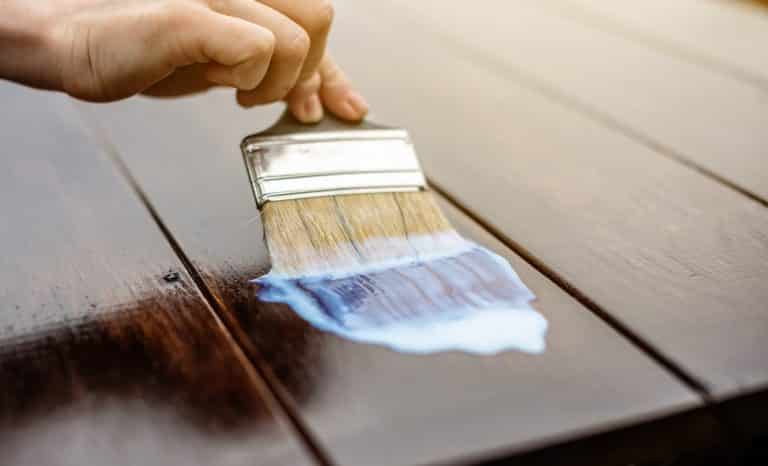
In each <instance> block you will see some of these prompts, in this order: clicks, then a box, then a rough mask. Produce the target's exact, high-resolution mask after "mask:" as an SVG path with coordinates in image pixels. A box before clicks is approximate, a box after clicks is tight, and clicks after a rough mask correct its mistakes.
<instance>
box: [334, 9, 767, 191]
mask: <svg viewBox="0 0 768 466" xmlns="http://www.w3.org/2000/svg"><path fill="white" fill-rule="evenodd" d="M359 3H360V2H354V1H344V2H343V3H340V5H339V10H341V11H342V12H343V11H347V10H348V12H349V14H350V16H359V17H363V18H365V17H372V16H370V15H371V13H369V12H367V11H366V13H363V11H362V10H365V9H366V8H368V5H366V6H365V8H362V7H363V5H359ZM386 3H387V4H391V5H392V8H391V11H392V14H393V15H395V16H396V17H397V18H401V17H403V16H413V17H415V18H418V22H419V23H420V24H413V25H410V26H407V25H404V26H403V28H404V29H405V30H406V31H407V30H410V31H411V32H412V34H417V35H416V36H411V39H410V40H408V39H406V41H408V43H409V44H411V43H412V41H413V39H416V37H418V35H420V34H423V33H424V31H434V32H437V31H439V32H440V34H444V36H440V41H439V44H438V46H436V48H439V49H441V50H445V49H449V50H450V49H453V50H454V51H456V52H459V53H462V54H464V55H465V56H467V57H469V58H470V63H471V64H472V65H474V66H476V67H477V66H479V67H481V68H484V69H489V70H492V71H493V72H494V74H498V75H500V76H503V77H505V78H507V79H509V80H510V81H512V82H517V83H522V84H524V85H525V86H527V87H529V88H531V87H535V88H537V89H538V90H539V91H540V92H543V94H546V95H547V97H549V98H551V99H554V100H556V101H558V102H560V103H561V104H563V105H564V106H568V107H571V108H575V109H577V110H578V111H580V112H582V113H584V114H586V115H588V116H589V117H590V118H592V119H594V120H596V121H599V122H600V123H601V124H602V125H603V126H606V127H609V128H611V129H612V130H613V131H614V132H620V133H624V134H626V135H628V136H630V137H631V138H633V139H635V140H637V141H638V142H640V143H642V144H643V145H645V146H648V147H651V148H652V149H653V150H655V151H658V152H660V153H663V154H666V155H668V156H670V157H676V158H681V159H685V160H687V161H690V162H692V163H694V164H696V165H697V166H700V167H702V168H703V169H705V170H708V171H710V172H712V173H715V174H717V175H718V176H720V177H722V178H724V179H726V180H728V181H729V182H731V183H733V184H735V185H737V186H739V187H740V188H742V189H744V190H746V191H749V192H750V193H752V194H753V195H755V196H759V197H761V198H762V199H764V200H766V199H768V175H767V174H766V171H765V168H764V167H765V154H766V146H767V145H768V133H767V132H766V131H765V125H766V123H765V122H766V121H768V90H767V89H766V88H764V87H763V86H757V85H755V84H754V83H753V82H749V81H743V80H739V79H735V78H733V77H732V76H728V75H724V74H722V73H719V72H717V71H714V70H711V69H709V68H707V67H703V66H700V65H698V64H696V63H691V62H690V61H687V60H682V59H680V58H679V57H677V56H674V55H667V54H665V53H663V52H661V51H659V50H657V49H653V48H649V47H647V46H646V45H645V44H642V43H640V42H639V41H637V40H635V39H633V38H628V37H623V36H619V35H616V34H612V33H610V32H609V31H605V30H603V29H601V28H599V27H597V26H596V25H594V24H590V23H584V22H583V18H579V17H573V16H572V15H571V16H569V15H562V14H559V13H558V12H557V11H555V9H553V8H551V7H549V6H547V5H550V2H526V1H524V0H514V1H511V2H510V1H506V0H489V1H486V2H483V8H471V9H465V8H461V6H462V5H463V3H461V2H459V1H457V0H450V1H445V2H439V4H436V5H433V4H431V3H427V2H408V1H405V0H390V2H386ZM373 6H374V5H371V6H370V7H373ZM353 7H357V8H359V9H360V10H361V11H360V12H359V13H355V12H354V8H353ZM363 14H367V15H369V16H362V15H363ZM694 20H695V17H694V18H686V21H694ZM681 21H682V20H681ZM359 23H360V20H358V21H356V22H353V21H350V20H346V21H339V24H343V25H344V26H346V27H349V28H353V27H354V26H355V25H356V24H359ZM379 24H380V23H379ZM681 24H682V23H681ZM346 27H339V28H336V35H337V36H339V33H340V32H341V31H343V30H344V29H346ZM733 27H737V26H736V25H734V26H733ZM766 31H768V29H766ZM712 34H713V35H724V34H727V32H720V33H719V34H718V33H717V32H715V31H712ZM406 36H407V34H406ZM767 40H768V32H764V35H763V40H762V41H759V42H758V43H764V42H766V41H767ZM382 42H384V43H386V45H387V47H388V48H389V49H390V50H391V49H392V48H397V49H399V48H401V46H395V45H394V43H393V42H392V38H390V37H387V39H386V40H385V41H382ZM447 44H450V45H447ZM357 49H358V51H359V50H360V49H359V48H357ZM358 53H361V52H360V51H359V52H358ZM755 53H757V54H759V53H760V52H758V51H757V49H755ZM762 55H765V54H764V53H763V54H762ZM386 57H387V58H389V57H391V59H392V62H391V63H395V62H398V60H397V57H396V56H395V55H392V54H387V55H386ZM356 61H357V62H360V60H359V59H358V60H356ZM384 63H386V60H385V61H384ZM391 63H389V64H388V66H390V67H391ZM398 63H401V62H398ZM430 63H431V62H430ZM367 65H368V63H367V62H366V65H365V66H367ZM400 66H402V64H401V65H400ZM376 84H378V82H377V83H376ZM374 108H375V107H374ZM484 117H485V118H490V115H484ZM509 117H512V116H511V115H509Z"/></svg>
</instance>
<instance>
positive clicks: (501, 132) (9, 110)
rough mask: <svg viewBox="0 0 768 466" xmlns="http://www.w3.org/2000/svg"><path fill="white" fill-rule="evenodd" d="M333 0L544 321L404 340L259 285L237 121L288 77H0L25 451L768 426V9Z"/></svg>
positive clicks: (34, 460) (377, 103) (442, 181)
mask: <svg viewBox="0 0 768 466" xmlns="http://www.w3.org/2000/svg"><path fill="white" fill-rule="evenodd" d="M689 3H691V4H693V2H689ZM335 4H336V10H337V14H336V26H335V30H334V34H333V37H332V47H333V51H334V53H335V55H336V57H337V59H338V60H339V61H340V62H341V63H342V64H343V65H344V66H345V68H346V69H347V70H348V72H349V74H350V75H351V76H352V77H353V78H354V79H355V81H356V82H358V83H359V85H360V87H361V88H362V90H363V91H364V93H365V95H366V96H368V97H369V99H370V101H371V106H372V109H373V115H372V118H373V119H374V120H375V121H378V122H381V123H392V124H396V125H400V126H404V127H406V128H408V129H409V130H410V131H411V133H412V135H413V137H414V139H415V142H416V146H417V151H418V153H419V156H420V158H421V160H422V162H423V165H424V167H425V171H426V173H427V175H428V177H429V179H430V182H431V183H432V185H433V186H434V188H435V190H436V194H437V195H438V196H439V198H440V203H441V206H442V208H443V210H444V211H445V212H446V213H447V214H448V216H449V218H450V219H451V221H452V223H453V224H454V225H455V226H456V228H457V229H458V230H459V231H460V232H461V233H462V234H463V235H465V236H467V237H470V238H472V239H474V240H475V241H477V242H478V243H481V244H483V245H485V246H487V247H488V248H490V249H492V250H494V251H496V252H497V253H499V254H501V255H502V256H504V257H506V258H508V259H509V261H510V262H511V263H512V264H513V266H514V267H515V269H516V270H517V271H518V273H519V274H520V275H521V277H522V278H523V280H524V281H525V282H526V283H527V284H528V285H529V286H530V287H531V289H532V290H533V291H534V293H535V294H536V295H537V297H538V300H537V301H536V304H535V305H536V308H537V309H538V310H539V311H540V312H541V313H542V314H543V315H544V316H545V317H546V318H547V320H548V321H549V323H550V330H549V333H548V335H547V342H548V347H547V350H546V351H545V352H544V353H543V354H541V355H530V354H525V353H518V352H514V351H510V352H505V353H502V354H499V355H496V356H484V357H478V356H470V355H467V354H463V353H455V352H448V353H439V354H434V355H430V356H414V355H406V354H402V353H398V352H394V351H391V350H388V349H385V348H381V347H378V346H371V345H365V344H361V343H355V342H351V341H348V340H344V339H341V338H339V337H336V336H334V335H331V334H328V333H324V332H321V331H319V330H316V329H315V328H313V327H312V326H310V325H309V324H307V323H306V322H304V321H303V320H301V319H300V318H299V317H298V316H296V315H294V314H293V313H291V312H290V310H287V309H286V308H284V307H280V306H275V305H269V304H266V303H262V302H259V301H258V300H256V298H255V297H254V296H253V289H252V288H251V286H250V285H248V283H247V281H248V280H249V279H251V278H254V277H256V276H258V275H260V274H262V273H263V272H264V271H265V270H266V269H267V268H268V266H269V259H268V255H267V252H266V249H265V246H264V244H263V240H262V228H261V224H260V221H259V217H258V211H257V210H256V208H255V205H254V203H253V198H252V195H251V193H250V187H249V185H248V181H247V177H246V174H245V172H244V168H243V165H242V160H241V158H240V154H239V143H240V141H241V140H242V138H243V137H244V136H246V135H247V134H250V133H253V132H256V131H259V130H261V129H264V128H266V127H267V126H269V125H270V124H271V123H272V122H273V121H274V120H275V119H276V118H277V117H278V115H279V114H280V112H281V108H280V106H270V107H267V108H261V109H251V110H244V109H241V108H239V107H237V106H236V105H235V101H234V97H233V95H232V92H231V91H227V90H216V91H211V92H209V93H206V94H204V95H199V96H195V97H189V98H184V99H176V100H156V99H149V98H142V97H139V98H132V99H128V100H125V101H122V102H118V103H113V104H108V105H103V104H102V105H93V104H85V103H82V102H75V101H73V100H71V99H69V98H67V97H64V96H62V95H57V94H52V93H45V92H39V91H34V90H30V89H27V88H23V87H20V86H17V85H14V84H10V83H1V84H0V103H2V109H3V111H2V112H0V136H2V141H3V147H4V150H3V155H4V156H3V157H2V158H1V159H0V164H3V167H2V170H0V183H1V186H2V190H3V193H4V194H5V195H3V196H0V207H1V209H0V211H1V212H2V216H0V241H2V245H3V254H2V255H1V256H0V277H2V280H1V281H0V305H1V306H2V307H0V464H3V465H5V464H9V465H42V464H52V465H70V464H78V465H89V464H93V465H97V464H116V465H122V464H125V465H129V464H144V465H155V464H158V465H159V464H163V465H176V464H178V465H189V464H192V465H196V464H200V465H202V464H222V465H255V464H258V465H262V464H264V465H273V464H274V465H302V464H320V465H331V464H339V465H354V466H358V465H406V464H407V465H411V464H468V463H472V464H475V463H487V464H491V463H492V462H495V461H504V460H505V459H507V460H508V459H510V458H514V459H515V460H516V463H515V464H518V463H519V464H547V465H556V464H568V465H573V464H585V465H586V464H589V465H594V464H627V463H630V462H644V461H647V462H653V461H660V460H664V459H668V458H674V457H677V456H679V455H681V454H684V453H686V452H688V451H697V450H699V451H709V450H712V449H722V448H724V449H725V450H728V448H729V447H731V446H733V445H741V444H742V442H747V441H749V439H750V438H751V437H752V436H753V435H755V434H760V433H765V432H766V430H767V429H768V421H766V420H765V419H764V416H754V413H755V412H759V411H758V410H760V409H765V407H766V406H767V405H768V363H766V359H765V354H766V353H768V343H766V341H768V283H767V282H768V130H766V128H768V62H766V60H765V58H766V57H765V56H764V54H763V55H761V54H760V53H759V50H758V49H759V47H757V46H756V45H755V44H757V43H758V42H759V41H760V40H762V41H763V42H766V40H768V27H764V26H768V10H761V9H759V8H760V7H758V6H755V5H752V4H748V3H745V2H721V1H705V2H696V6H695V7H694V6H690V5H689V7H685V8H684V7H683V6H679V7H675V8H672V9H669V8H667V4H666V2H661V1H653V2H644V3H643V5H642V6H641V7H638V8H630V7H629V6H628V5H629V2H624V1H622V2H614V3H611V4H610V5H607V4H604V3H603V2H595V1H591V0H546V1H542V2H535V3H534V2H524V1H522V0H513V1H508V0H505V1H502V0H486V1H485V2H481V4H482V7H479V8H474V9H473V10H472V11H467V10H466V8H464V7H462V4H460V3H459V2H456V1H454V0H448V1H444V2H437V3H434V2H406V1H405V0H390V1H389V2H373V1H359V0H337V1H336V2H335ZM460 7H461V8H460ZM392 31H397V34H394V33H393V32H392ZM406 70H412V71H408V72H405V71H406ZM494 464H495V463H494Z"/></svg>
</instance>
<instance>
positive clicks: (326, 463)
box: [76, 108, 334, 466]
mask: <svg viewBox="0 0 768 466" xmlns="http://www.w3.org/2000/svg"><path fill="white" fill-rule="evenodd" d="M76 111H77V112H78V114H79V115H80V117H81V120H82V121H83V123H85V125H86V127H88V128H90V129H91V130H92V132H93V133H94V135H95V136H96V138H97V139H98V141H99V142H100V143H101V145H102V146H103V147H104V149H105V152H106V154H107V157H108V158H109V159H110V160H111V161H112V162H113V163H114V164H115V165H116V168H117V170H118V172H120V174H121V175H122V176H123V177H124V178H125V180H126V181H127V182H128V184H129V185H130V187H131V190H132V191H133V192H134V194H135V195H136V196H137V197H138V198H139V201H140V202H141V203H142V205H143V206H144V207H145V208H146V209H147V211H148V213H149V214H150V216H151V217H152V219H153V220H154V221H155V223H156V225H157V227H158V228H159V229H160V231H161V233H162V234H163V236H164V237H165V239H166V241H168V243H169V245H170V247H171V248H172V249H173V251H174V253H175V254H176V256H177V257H178V258H179V260H180V261H181V263H182V265H183V266H184V269H185V270H186V271H187V273H188V274H189V276H190V277H191V278H192V281H193V282H194V284H195V286H196V287H197V288H198V290H199V291H200V294H201V295H202V296H203V299H204V300H205V301H206V302H207V304H208V305H209V306H210V313H211V314H212V315H213V318H214V319H215V320H216V322H217V324H218V326H219V328H221V331H222V332H223V333H224V335H225V337H226V338H227V339H228V340H230V341H231V342H232V343H233V346H234V348H235V349H236V351H237V352H238V353H239V355H240V356H241V358H242V359H243V360H244V361H247V363H248V364H247V367H250V369H251V370H253V371H254V372H255V373H256V374H257V375H258V379H259V380H260V381H261V382H262V383H263V384H264V385H265V386H266V388H267V392H268V396H270V398H272V401H273V403H274V404H276V405H277V406H279V407H280V410H281V411H282V414H283V415H284V416H285V417H286V418H287V419H288V421H289V423H290V425H291V427H292V428H293V430H294V432H295V433H296V434H297V435H298V437H299V439H300V440H301V443H302V445H303V446H304V447H305V448H306V449H307V450H308V451H309V453H310V454H311V455H312V456H313V458H314V459H315V460H316V461H317V463H318V464H319V465H320V466H334V463H333V461H331V459H330V456H329V455H328V454H327V453H326V452H325V450H324V449H323V447H322V446H321V445H320V444H319V442H317V441H316V440H315V439H314V435H312V434H311V433H310V429H309V427H308V426H307V425H306V423H305V422H304V421H303V420H302V419H301V417H300V415H299V414H297V413H296V412H295V411H294V410H293V409H291V406H292V403H290V401H287V400H286V395H285V394H284V392H283V391H282V390H280V389H279V388H278V387H279V384H280V382H279V381H277V380H276V379H275V377H274V375H272V372H271V371H270V370H269V369H268V368H265V367H264V363H262V362H261V361H259V360H257V359H256V358H254V357H252V356H251V354H250V353H249V352H248V351H245V350H244V349H243V345H242V342H241V340H240V338H237V337H235V335H236V334H237V335H240V333H239V332H236V331H233V329H232V328H231V325H228V324H227V323H226V322H227V319H226V318H225V317H224V310H223V307H224V305H223V304H221V303H219V301H218V300H217V299H216V297H215V296H214V294H213V292H212V291H211V290H210V288H209V287H208V285H207V284H206V283H205V280H204V279H203V277H202V275H201V274H200V272H199V271H198V270H197V268H196V267H195V266H194V264H193V262H192V261H191V259H190V258H189V256H187V254H186V252H184V250H183V249H182V247H181V244H180V243H179V242H178V241H177V240H176V238H175V237H174V236H173V233H172V232H171V231H170V229H169V228H168V226H167V225H166V224H165V222H164V221H163V220H162V218H161V217H160V214H159V213H158V212H157V210H156V209H155V207H154V205H153V204H152V203H151V202H150V200H149V197H148V196H147V195H146V193H145V192H144V190H143V189H142V188H141V185H140V184H139V183H138V180H137V179H136V178H135V177H134V176H133V173H132V172H131V171H130V169H129V168H128V165H127V164H126V163H125V161H124V160H123V159H122V157H120V154H119V151H118V150H117V148H116V147H115V146H114V145H113V144H112V143H111V141H110V140H109V139H108V138H107V137H106V134H104V131H103V130H102V129H101V128H100V127H99V126H98V125H97V124H96V123H90V122H89V121H88V120H87V119H86V118H85V116H84V115H83V114H82V111H81V110H80V109H78V108H76ZM241 337H242V336H241ZM254 352H255V350H254Z"/></svg>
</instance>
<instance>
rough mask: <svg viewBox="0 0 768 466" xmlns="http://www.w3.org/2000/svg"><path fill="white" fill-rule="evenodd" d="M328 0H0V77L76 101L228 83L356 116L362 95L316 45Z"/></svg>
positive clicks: (253, 94) (251, 97)
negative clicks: (64, 94)
mask: <svg viewBox="0 0 768 466" xmlns="http://www.w3.org/2000/svg"><path fill="white" fill-rule="evenodd" d="M329 1H330V0H259V1H256V0H34V1H30V0H0V12H2V14H0V78H4V79H9V80H13V81H17V82H20V83H23V84H26V85H29V86H33V87H38V88H42V89H51V90H58V91H63V92H66V93H68V94H69V95H71V96H73V97H76V98H78V99H83V100H87V101H94V102H109V101H114V100H119V99H123V98H126V97H130V96H132V95H135V94H140V93H143V94H148V95H153V96H160V97H168V96H180V95H186V94H193V93H197V92H202V91H204V90H206V89H208V88H211V87H214V86H226V87H232V88H234V89H235V90H236V97H237V102H238V103H239V104H240V105H242V106H245V107H251V106H254V105H262V104H268V103H272V102H277V101H281V100H284V101H285V102H286V103H287V105H288V108H289V110H290V111H291V112H292V113H293V114H294V116H295V117H296V118H297V119H298V120H300V121H302V122H305V123H312V122H316V121H319V120H320V119H321V118H322V116H323V113H324V111H329V112H331V113H333V114H335V115H336V116H338V117H340V118H343V119H346V120H360V119H362V118H363V117H364V116H365V114H366V112H367V111H368V105H367V103H366V102H365V100H364V99H363V97H362V96H361V95H360V94H359V93H358V92H357V91H355V90H354V89H353V88H352V85H351V84H350V82H349V80H348V79H347V77H346V76H345V75H344V73H343V72H342V71H341V70H340V69H339V67H338V66H337V65H336V63H335V62H334V61H333V60H332V59H331V57H330V56H329V55H328V53H327V52H326V42H327V38H328V32H329V30H330V27H331V21H332V19H333V8H332V6H331V4H330V3H329Z"/></svg>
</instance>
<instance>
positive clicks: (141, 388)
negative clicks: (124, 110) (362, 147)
mask: <svg viewBox="0 0 768 466" xmlns="http://www.w3.org/2000/svg"><path fill="white" fill-rule="evenodd" d="M0 102H2V106H3V109H4V110H3V111H2V112H0V140H2V150H1V151H0V152H1V153H2V157H0V165H2V167H1V168H0V186H2V191H3V193H4V194H3V195H2V196H0V212H2V215H0V242H1V243H2V248H3V249H2V250H3V252H2V254H1V255H0V277H1V279H0V464H3V465H4V466H5V465H8V466H11V465H24V466H36V465H102V464H111V465H129V464H130V465H135V464H142V465H174V464H184V465H204V464H206V465H207V464H219V465H253V464H265V465H286V466H293V465H297V464H312V463H314V461H312V460H311V459H310V456H308V455H307V454H305V451H304V448H303V446H302V445H301V443H300V441H299V440H298V438H297V437H296V436H295V434H294V433H293V430H292V428H291V427H290V426H289V425H288V423H287V421H286V420H285V418H283V416H282V415H281V414H280V410H279V408H277V405H276V403H275V402H274V399H273V398H272V396H271V394H270V392H269V391H268V390H267V389H266V387H265V385H264V384H263V382H262V381H261V379H260V378H259V376H258V375H257V373H256V371H255V370H254V368H253V367H252V366H251V364H250V363H249V362H248V360H247V358H246V357H245V356H244V355H243V354H242V352H241V351H240V349H239V348H238V347H237V346H236V345H235V344H234V342H233V340H232V339H231V337H230V336H229V334H228V333H227V332H226V331H225V330H224V328H223V327H222V325H221V323H220V322H219V320H218V319H217V317H216V316H215V315H214V314H213V312H212V310H211V308H210V307H209V306H208V305H207V304H206V302H205V300H204V299H203V298H202V296H201V294H200V292H199V290H198V289H197V288H196V287H195V285H194V283H193V281H192V279H191V278H190V276H189V275H188V274H187V273H186V271H185V270H184V267H183V266H182V264H181V262H180V261H179V259H178V258H177V257H176V255H175V254H174V252H173V251H172V249H171V247H170V246H169V244H168V243H167V241H166V240H165V238H164V237H163V235H162V234H161V232H160V230H159V229H158V228H157V225H156V224H155V223H154V221H153V220H152V218H151V217H150V215H149V213H148V212H147V211H146V209H145V208H144V206H143V205H141V203H140V201H139V199H138V198H137V197H136V196H135V195H134V194H133V192H132V191H131V189H130V188H129V186H128V185H127V184H126V182H125V181H124V180H123V179H122V177H121V176H120V175H118V173H117V172H116V170H115V168H114V165H113V163H112V162H111V161H109V160H108V159H107V157H105V155H104V153H103V152H102V151H101V148H100V147H99V146H98V144H96V143H94V142H93V141H92V140H91V139H90V138H89V137H88V136H87V133H86V132H85V130H84V128H83V127H82V126H81V125H80V123H79V121H80V118H79V116H78V114H77V113H76V112H75V111H74V109H73V108H72V107H71V104H70V103H69V101H68V99H67V98H65V97H63V96H60V95H54V94H48V93H41V92H37V91H32V90H29V89H27V88H22V87H18V86H15V85H11V84H9V83H3V84H0ZM296 350H297V351H300V350H301V348H300V347H299V346H297V347H296Z"/></svg>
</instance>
